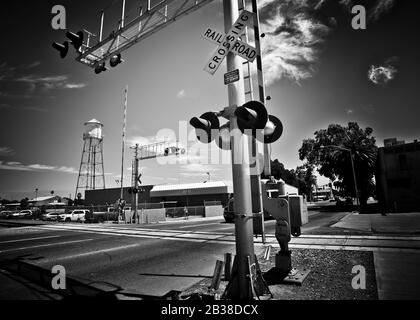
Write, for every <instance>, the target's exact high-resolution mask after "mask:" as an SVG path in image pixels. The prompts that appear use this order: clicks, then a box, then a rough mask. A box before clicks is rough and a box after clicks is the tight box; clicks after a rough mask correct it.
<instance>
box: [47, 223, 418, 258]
mask: <svg viewBox="0 0 420 320" xmlns="http://www.w3.org/2000/svg"><path fill="white" fill-rule="evenodd" d="M229 227H230V226H229ZM40 228H43V227H40ZM86 229H87V228H83V229H79V230H74V231H75V232H88V233H95V234H107V235H113V236H126V237H136V238H150V239H157V240H170V241H190V242H207V243H217V244H234V243H235V241H234V239H233V238H232V236H231V235H230V236H229V235H228V236H226V235H225V236H223V234H217V233H215V232H213V233H210V232H193V231H188V232H185V231H174V230H168V233H165V232H166V231H165V230H159V232H156V231H157V230H156V229H152V230H151V229H142V230H138V229H132V230H119V231H117V230H116V229H113V228H112V230H109V229H105V228H101V229H99V230H98V229H95V228H94V229H90V230H89V229H88V230H86ZM215 235H218V236H219V237H217V240H216V239H214V238H213V237H212V236H215ZM305 238H306V239H305ZM378 238H380V239H378ZM401 238H402V237H401ZM403 239H406V238H403ZM305 240H306V241H305ZM372 240H373V241H372ZM378 240H385V241H386V240H402V239H400V238H399V237H386V236H380V237H377V236H349V235H342V236H330V235H307V236H305V235H302V237H300V238H293V239H292V241H291V242H290V247H291V248H304V249H324V250H359V251H375V252H376V251H384V252H387V251H396V252H417V253H419V251H420V247H417V248H416V247H414V248H413V247H407V246H404V247H398V246H393V243H392V242H391V243H389V244H385V243H379V242H378ZM413 240H414V241H413ZM362 241H364V243H361V242H362ZM372 242H373V243H372ZM407 242H414V243H415V242H417V241H415V239H412V240H411V241H407ZM254 244H255V245H256V246H259V245H262V244H261V243H260V241H254ZM267 244H271V245H273V246H278V244H277V242H276V240H275V239H274V235H267ZM415 245H417V243H415Z"/></svg>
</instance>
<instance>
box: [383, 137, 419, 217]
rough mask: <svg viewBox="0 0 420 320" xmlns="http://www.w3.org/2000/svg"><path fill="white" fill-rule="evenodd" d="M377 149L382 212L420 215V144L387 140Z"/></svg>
mask: <svg viewBox="0 0 420 320" xmlns="http://www.w3.org/2000/svg"><path fill="white" fill-rule="evenodd" d="M385 142H386V143H385V146H384V147H383V148H379V150H378V160H377V170H376V186H377V195H378V200H379V203H380V204H381V208H382V210H383V212H414V211H418V212H420V143H419V142H418V141H417V140H415V141H414V142H413V143H404V142H398V141H397V140H396V139H388V140H386V141H385Z"/></svg>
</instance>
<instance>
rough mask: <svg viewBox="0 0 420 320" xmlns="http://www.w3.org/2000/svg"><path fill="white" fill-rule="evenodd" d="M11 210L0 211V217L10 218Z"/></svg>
mask: <svg viewBox="0 0 420 320" xmlns="http://www.w3.org/2000/svg"><path fill="white" fill-rule="evenodd" d="M13 213H14V212H13V211H1V212H0V218H5V219H10V218H11V217H12V215H13Z"/></svg>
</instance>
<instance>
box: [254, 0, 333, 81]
mask: <svg viewBox="0 0 420 320" xmlns="http://www.w3.org/2000/svg"><path fill="white" fill-rule="evenodd" d="M323 2H324V1H317V2H314V1H305V0H300V1H292V0H285V1H274V0H263V1H262V2H261V4H260V10H261V30H262V31H263V32H264V33H265V34H266V36H265V37H264V38H263V40H262V51H263V59H264V69H265V78H266V81H267V84H268V85H270V84H272V83H274V82H275V81H277V80H280V79H282V78H284V77H286V78H289V79H291V80H293V81H295V82H297V83H299V82H300V81H302V80H305V79H308V78H310V77H312V76H313V74H314V73H315V71H316V67H315V66H316V63H317V62H318V59H319V54H320V51H321V49H322V45H323V43H324V42H325V40H326V36H327V35H328V34H329V32H330V29H331V27H330V26H329V23H328V22H322V21H321V20H320V19H318V18H317V17H316V16H315V15H314V10H318V9H319V8H320V7H321V6H322V4H323Z"/></svg>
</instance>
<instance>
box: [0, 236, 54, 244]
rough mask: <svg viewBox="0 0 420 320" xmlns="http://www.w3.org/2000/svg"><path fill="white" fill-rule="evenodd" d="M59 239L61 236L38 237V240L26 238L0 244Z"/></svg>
mask: <svg viewBox="0 0 420 320" xmlns="http://www.w3.org/2000/svg"><path fill="white" fill-rule="evenodd" d="M60 237H61V236H49V237H38V238H26V239H17V240H8V241H1V242H0V244H4V243H13V242H23V241H32V240H42V239H52V238H60Z"/></svg>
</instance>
